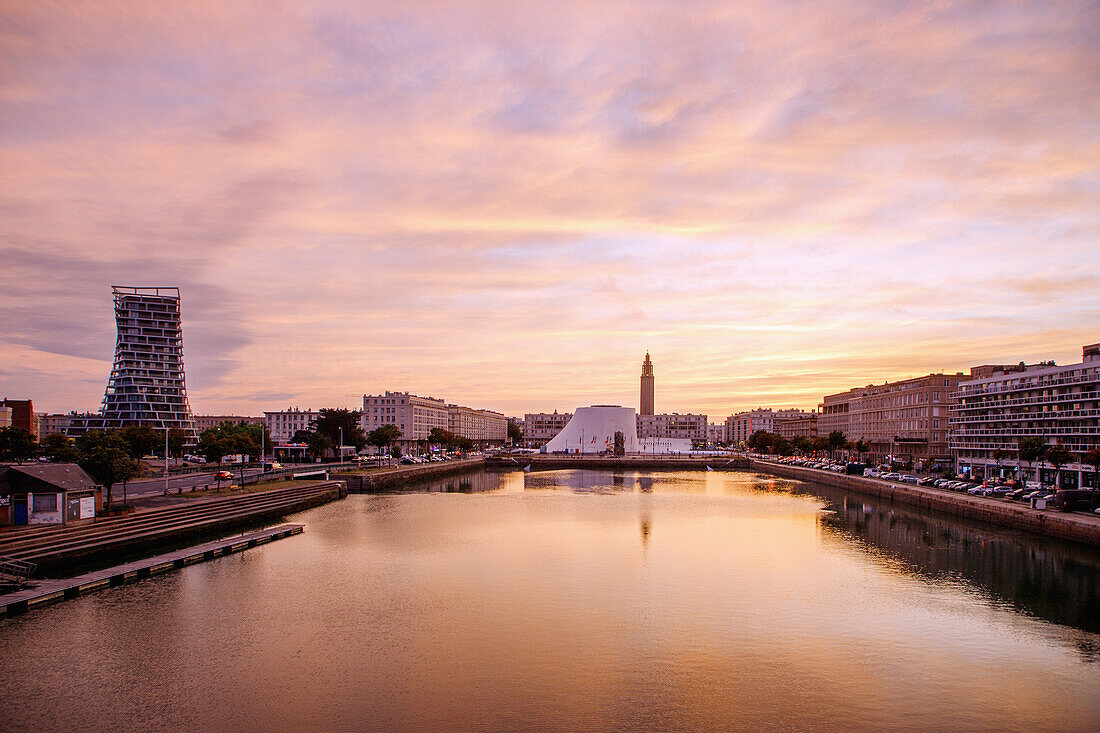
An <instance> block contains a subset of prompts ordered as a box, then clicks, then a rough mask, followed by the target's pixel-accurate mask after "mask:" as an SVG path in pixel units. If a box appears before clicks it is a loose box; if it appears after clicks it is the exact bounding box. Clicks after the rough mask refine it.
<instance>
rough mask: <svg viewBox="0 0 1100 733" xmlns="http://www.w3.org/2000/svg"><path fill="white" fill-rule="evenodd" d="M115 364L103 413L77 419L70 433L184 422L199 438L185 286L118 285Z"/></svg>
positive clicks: (161, 427)
mask: <svg viewBox="0 0 1100 733" xmlns="http://www.w3.org/2000/svg"><path fill="white" fill-rule="evenodd" d="M111 292H112V293H113V294H114V298H115V324H116V326H117V328H118V339H117V340H116V342H115V364H114V367H113V368H112V369H111V378H110V380H109V381H108V382H107V390H106V393H105V394H104V395H103V409H102V411H101V412H100V414H99V415H98V416H93V417H89V418H86V419H80V420H73V421H72V422H71V423H70V424H69V435H79V434H81V433H83V432H85V431H87V430H103V429H109V428H121V427H123V426H125V425H148V426H149V427H151V428H155V429H159V430H164V429H167V428H180V429H182V430H183V431H185V432H186V433H187V435H188V437H189V438H190V439H191V440H194V439H195V437H196V435H195V421H194V419H193V418H192V416H191V406H190V405H189V404H188V402H187V386H186V384H185V382H184V373H183V328H182V326H181V323H180V291H179V288H133V287H122V286H118V285H116V286H114V287H112V288H111Z"/></svg>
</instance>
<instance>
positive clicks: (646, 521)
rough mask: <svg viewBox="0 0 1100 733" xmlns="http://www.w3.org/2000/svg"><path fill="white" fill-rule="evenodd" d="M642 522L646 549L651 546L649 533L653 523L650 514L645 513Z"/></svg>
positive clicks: (643, 547)
mask: <svg viewBox="0 0 1100 733" xmlns="http://www.w3.org/2000/svg"><path fill="white" fill-rule="evenodd" d="M641 524H642V527H641V529H642V549H643V550H645V549H648V548H649V533H650V530H651V528H652V523H651V521H650V519H649V515H648V514H643V515H642V522H641Z"/></svg>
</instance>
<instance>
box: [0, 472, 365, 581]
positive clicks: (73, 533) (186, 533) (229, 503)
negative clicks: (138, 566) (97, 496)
mask: <svg viewBox="0 0 1100 733" xmlns="http://www.w3.org/2000/svg"><path fill="white" fill-rule="evenodd" d="M346 493H347V490H346V488H345V486H344V484H343V483H341V482H339V481H327V482H324V483H318V484H314V485H313V486H299V487H291V488H286V489H273V490H271V491H263V492H255V493H251V494H240V495H238V496H229V497H225V498H219V499H198V500H195V501H194V502H192V503H187V504H182V505H177V506H170V507H163V508H160V509H151V510H149V511H143V512H138V513H136V514H130V515H125V516H119V517H101V518H96V519H95V520H94V521H93V522H85V523H83V524H76V525H69V526H57V525H54V526H40V527H28V528H26V529H19V530H12V531H8V532H4V533H2V534H0V556H3V557H5V558H8V559H10V560H14V561H21V562H31V563H35V564H37V565H38V567H39V570H40V572H58V571H65V570H68V569H71V568H73V567H76V566H78V565H79V564H81V563H92V562H100V561H116V560H118V559H120V558H122V557H123V555H125V554H126V553H134V552H137V551H139V550H145V549H149V550H150V552H151V551H152V549H153V548H155V547H159V546H162V545H164V544H166V543H171V542H177V541H180V540H183V539H187V538H191V537H200V536H204V535H207V534H210V533H213V532H217V531H222V530H229V529H232V528H233V527H237V526H241V525H246V524H256V523H258V522H262V521H265V520H272V519H276V518H279V517H282V516H285V515H287V514H290V513H293V512H297V511H301V510H303V509H309V508H311V507H314V506H319V505H320V504H324V503H326V502H329V501H332V500H334V499H339V498H342V497H343V496H345V495H346Z"/></svg>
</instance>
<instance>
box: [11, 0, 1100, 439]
mask: <svg viewBox="0 0 1100 733" xmlns="http://www.w3.org/2000/svg"><path fill="white" fill-rule="evenodd" d="M1098 38H1100V5H1098V4H1097V3H1095V2H1074V1H1072V0H1067V1H1066V2H1059V3H1044V2H1020V3H1012V4H1007V3H1006V4H1000V3H981V2H973V3H970V2H932V3H925V4H915V3H871V2H866V3H865V2H837V3H827V4H821V3H810V2H805V3H803V2H784V3H774V2H739V3H729V2H714V3H708V2H700V3H691V4H686V3H683V4H682V3H666V2H629V3H627V2H604V3H598V4H589V3H581V2H573V1H571V0H563V1H561V2H553V3H523V4H513V3H499V2H468V3H457V4H455V3H437V2H413V3H401V4H398V3H343V2H331V3H328V2H325V3H309V4H286V5H272V4H270V3H251V2H240V3H229V4H225V3H212V2H211V3H204V2H194V3H187V4H184V5H172V6H150V5H148V4H144V3H141V4H139V3H112V2H97V3H81V2H76V3H66V4H56V5H54V4H48V3H37V2H17V3H7V4H5V5H4V6H2V7H0V59H2V63H0V107H2V112H0V167H2V169H3V171H4V175H3V176H0V264H2V267H0V396H6V397H9V398H13V399H25V398H31V399H33V400H34V402H35V408H36V410H39V411H51V412H53V411H61V410H68V409H77V410H94V409H98V407H99V403H100V400H101V399H102V396H103V389H104V386H105V385H106V381H107V377H108V374H109V372H110V367H111V360H112V358H113V353H114V343H115V331H114V318H113V312H112V306H111V295H110V287H111V285H115V284H117V285H138V286H142V285H171V286H177V285H178V286H179V287H180V289H181V310H182V315H183V328H184V355H185V362H186V365H187V384H188V389H189V392H190V400H191V406H192V408H193V410H194V411H195V412H198V413H223V412H224V413H248V414H257V413H259V412H260V411H262V410H264V409H267V410H273V409H282V408H285V407H287V406H288V405H290V406H293V405H298V406H300V407H303V408H305V407H312V408H319V407H329V406H346V407H361V404H360V403H357V401H356V399H355V398H354V397H347V396H346V395H347V394H361V393H363V392H368V393H372V392H373V393H377V392H382V391H384V390H387V389H393V390H408V391H411V392H414V393H417V394H423V395H434V396H439V397H444V398H446V399H447V400H449V401H452V402H457V403H460V404H465V405H470V406H474V407H484V408H490V409H495V410H499V411H501V412H504V413H506V414H509V415H515V414H520V413H522V412H524V411H552V410H554V409H558V410H563V411H567V410H572V409H574V408H576V407H578V406H585V405H591V404H599V403H618V404H622V405H627V406H633V407H637V402H638V373H639V366H640V364H641V360H642V358H643V357H644V355H645V353H646V351H647V350H648V351H649V353H650V354H651V356H652V359H653V363H654V369H655V374H656V380H655V382H656V395H655V408H656V411H657V412H666V411H673V410H676V411H679V412H704V413H707V414H708V415H709V416H712V417H714V418H724V417H725V416H726V415H728V414H731V413H733V412H736V411H739V410H743V409H751V408H753V407H757V406H776V407H800V408H804V409H810V408H813V407H816V406H817V404H818V401H819V400H820V398H821V396H822V395H824V394H827V393H831V392H837V391H841V390H844V389H849V388H851V387H855V386H859V385H864V384H868V383H872V382H874V383H879V382H882V381H885V380H896V379H903V378H906V377H909V376H919V375H921V374H927V373H929V372H936V371H947V372H952V373H953V372H956V371H964V372H965V371H967V370H968V369H969V368H970V367H971V366H974V365H977V364H983V363H1015V362H1018V361H1021V360H1024V361H1027V362H1029V363H1030V362H1035V361H1040V360H1046V359H1054V360H1055V361H1057V362H1059V363H1070V362H1075V361H1079V360H1080V348H1081V345H1082V344H1085V343H1092V342H1096V341H1100V317H1098V316H1100V48H1098V45H1100V44H1097V39H1098Z"/></svg>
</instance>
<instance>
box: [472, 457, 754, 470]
mask: <svg viewBox="0 0 1100 733" xmlns="http://www.w3.org/2000/svg"><path fill="white" fill-rule="evenodd" d="M751 463H752V462H751V461H750V460H749V459H748V458H730V457H727V456H706V457H699V456H566V455H562V456H552V455H543V454H541V453H529V454H526V455H517V456H494V457H492V458H488V459H486V461H485V465H486V466H487V467H489V468H517V467H518V468H525V467H527V466H530V467H531V470H532V471H540V470H557V469H563V468H566V469H568V468H595V469H601V470H606V471H705V470H707V469H708V468H710V469H713V470H726V471H729V470H735V469H748V468H749V467H750V466H751Z"/></svg>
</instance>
